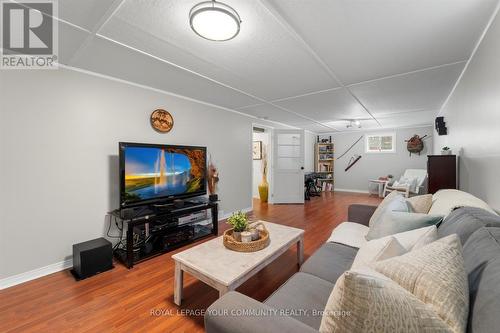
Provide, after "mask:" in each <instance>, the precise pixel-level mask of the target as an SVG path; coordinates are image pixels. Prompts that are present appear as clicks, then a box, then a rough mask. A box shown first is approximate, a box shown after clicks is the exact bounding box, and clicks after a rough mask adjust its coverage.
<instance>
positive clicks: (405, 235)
mask: <svg viewBox="0 0 500 333" xmlns="http://www.w3.org/2000/svg"><path fill="white" fill-rule="evenodd" d="M386 237H394V238H396V239H397V240H398V242H399V244H401V245H402V246H403V247H404V248H405V249H406V251H407V252H408V251H411V250H415V249H418V248H420V247H422V246H424V245H426V244H429V243H432V242H434V241H435V240H437V239H438V233H437V228H436V226H435V225H431V226H428V227H423V228H419V229H414V230H410V231H405V232H400V233H397V234H394V235H391V236H386ZM386 237H383V238H386ZM383 238H382V239H383ZM379 239H380V238H379Z"/></svg>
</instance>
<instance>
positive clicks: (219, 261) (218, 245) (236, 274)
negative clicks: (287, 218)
mask: <svg viewBox="0 0 500 333" xmlns="http://www.w3.org/2000/svg"><path fill="white" fill-rule="evenodd" d="M260 222H263V223H264V225H265V226H266V228H267V230H268V231H269V237H270V244H269V245H268V246H267V247H266V248H265V249H262V250H260V251H257V252H250V253H245V252H236V251H232V250H229V249H226V248H225V247H224V244H222V236H221V237H218V238H215V239H212V240H210V241H208V242H205V243H202V244H200V245H197V246H194V247H192V248H190V249H187V250H185V251H182V252H179V253H177V254H175V255H173V256H172V258H173V259H174V260H175V280H174V302H175V304H177V305H180V304H181V300H182V288H183V273H184V272H188V273H189V274H191V275H193V276H194V277H196V278H197V279H198V280H201V281H203V282H205V283H206V284H208V285H209V286H212V287H213V288H215V289H217V290H218V291H219V297H220V296H222V295H224V294H225V293H227V292H228V291H230V290H234V289H236V288H237V287H238V286H240V285H241V284H242V283H243V282H245V281H246V280H248V279H249V278H250V277H252V276H253V275H255V274H256V273H257V272H259V271H260V270H261V269H263V268H264V267H266V266H267V265H268V264H269V263H271V262H272V261H273V260H274V259H276V258H277V257H279V256H280V255H281V254H283V253H284V252H286V251H287V250H288V249H289V248H290V247H291V246H293V245H296V246H297V260H298V263H299V266H300V265H302V262H303V260H304V230H302V229H297V228H292V227H288V226H284V225H280V224H275V223H270V222H265V221H260Z"/></svg>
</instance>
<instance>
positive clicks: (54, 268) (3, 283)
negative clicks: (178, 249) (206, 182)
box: [0, 207, 253, 290]
mask: <svg viewBox="0 0 500 333" xmlns="http://www.w3.org/2000/svg"><path fill="white" fill-rule="evenodd" d="M252 210H253V208H252V207H247V208H244V209H242V210H241V211H242V212H244V213H249V212H251V211H252ZM231 214H232V212H231V213H227V214H223V212H221V216H219V221H222V220H225V219H227V218H228V217H229V216H231ZM71 267H73V260H72V259H68V260H64V261H60V262H56V263H54V264H50V265H48V266H45V267H40V268H36V269H34V270H31V271H28V272H24V273H20V274H17V275H13V276H9V277H6V278H4V279H1V280H0V290H2V289H6V288H9V287H13V286H15V285H18V284H21V283H24V282H28V281H31V280H35V279H38V278H41V277H43V276H45V275H49V274H52V273H57V272H60V271H63V270H65V269H68V268H71Z"/></svg>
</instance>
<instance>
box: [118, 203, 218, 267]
mask: <svg viewBox="0 0 500 333" xmlns="http://www.w3.org/2000/svg"><path fill="white" fill-rule="evenodd" d="M140 211H141V213H140V214H137V216H133V217H129V218H127V219H125V218H123V217H122V214H121V212H120V211H115V212H112V213H111V215H112V216H114V217H115V218H116V219H117V220H119V221H121V223H122V228H125V230H126V237H125V244H124V247H122V248H117V249H116V250H115V251H114V255H115V257H116V258H117V259H118V260H119V261H121V262H122V263H123V264H125V266H126V267H127V268H132V267H133V266H134V264H136V263H139V262H141V261H144V260H147V259H150V258H152V257H154V256H157V255H160V254H163V253H165V252H169V251H172V250H174V249H177V248H179V247H181V246H184V245H187V244H189V243H192V242H194V241H196V240H199V239H201V238H204V237H207V236H211V235H214V236H217V234H218V205H217V203H215V202H202V203H200V202H189V201H186V202H185V204H184V206H183V207H182V208H174V207H171V208H154V207H151V208H146V209H143V210H140ZM200 212H201V213H203V212H206V213H207V214H206V215H204V214H199V215H200V216H199V218H196V215H193V214H197V213H200ZM208 212H210V213H211V214H210V216H209V215H208ZM179 218H181V221H179Z"/></svg>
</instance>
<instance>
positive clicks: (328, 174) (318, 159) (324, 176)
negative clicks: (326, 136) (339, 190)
mask: <svg viewBox="0 0 500 333" xmlns="http://www.w3.org/2000/svg"><path fill="white" fill-rule="evenodd" d="M314 151H315V154H314V156H315V159H314V162H315V163H314V171H315V172H316V173H317V174H319V175H320V177H319V178H317V179H316V185H317V186H319V187H320V188H321V189H322V191H333V188H334V182H333V167H334V162H335V157H334V156H335V155H334V145H333V143H330V142H327V143H323V142H317V143H316V144H315V149H314Z"/></svg>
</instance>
